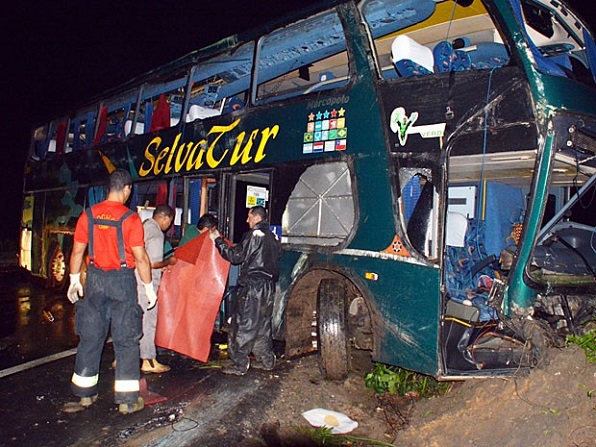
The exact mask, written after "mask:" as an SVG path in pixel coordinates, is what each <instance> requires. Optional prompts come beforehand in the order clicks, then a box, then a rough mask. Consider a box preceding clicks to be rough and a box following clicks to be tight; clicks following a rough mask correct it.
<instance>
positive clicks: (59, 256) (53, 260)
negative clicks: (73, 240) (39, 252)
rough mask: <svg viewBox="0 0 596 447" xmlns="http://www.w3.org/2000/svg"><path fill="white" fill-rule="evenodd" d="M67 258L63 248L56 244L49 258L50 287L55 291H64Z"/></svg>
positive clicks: (48, 281) (48, 282)
mask: <svg viewBox="0 0 596 447" xmlns="http://www.w3.org/2000/svg"><path fill="white" fill-rule="evenodd" d="M66 270H67V266H66V256H65V254H64V251H63V250H62V247H60V245H58V244H54V245H53V246H52V248H51V249H50V256H49V258H48V280H47V284H48V287H51V288H53V289H63V288H64V287H65V285H66V282H67V281H66V277H67V276H68V275H67V274H66Z"/></svg>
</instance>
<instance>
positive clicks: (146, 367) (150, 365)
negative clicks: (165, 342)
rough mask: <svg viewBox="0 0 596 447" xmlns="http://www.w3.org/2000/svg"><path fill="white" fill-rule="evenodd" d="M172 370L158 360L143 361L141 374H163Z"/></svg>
mask: <svg viewBox="0 0 596 447" xmlns="http://www.w3.org/2000/svg"><path fill="white" fill-rule="evenodd" d="M170 369H171V368H170V367H169V366H168V365H163V364H161V363H159V362H158V361H157V360H156V359H143V364H142V365H141V372H143V373H145V374H150V373H154V374H161V373H165V372H168V371H169V370H170Z"/></svg>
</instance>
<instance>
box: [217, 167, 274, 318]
mask: <svg viewBox="0 0 596 447" xmlns="http://www.w3.org/2000/svg"><path fill="white" fill-rule="evenodd" d="M269 182H270V175H269V173H268V172H262V171H261V172H249V173H246V172H244V173H238V174H231V175H225V176H224V179H223V181H222V184H223V185H225V192H224V198H223V199H224V204H225V205H224V206H223V207H222V209H221V213H220V216H219V222H220V231H221V232H222V233H223V235H224V236H225V237H227V238H228V240H229V241H230V242H232V243H233V244H237V243H239V242H240V241H241V240H242V236H243V235H244V234H245V233H246V232H247V231H249V229H250V228H249V227H248V223H247V222H246V219H247V217H248V210H249V209H250V208H252V207H253V206H263V207H264V208H265V209H266V210H267V212H269V203H270V197H269V192H270V190H271V188H270V184H269ZM239 273H240V266H239V265H231V266H230V273H229V276H228V286H227V289H226V293H225V294H224V299H223V302H222V311H223V313H224V314H225V315H226V319H227V318H228V317H229V316H230V310H231V307H230V303H231V301H232V299H233V296H234V293H235V291H236V288H237V286H238V275H239Z"/></svg>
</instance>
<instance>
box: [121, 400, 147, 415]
mask: <svg viewBox="0 0 596 447" xmlns="http://www.w3.org/2000/svg"><path fill="white" fill-rule="evenodd" d="M143 408H145V401H144V400H143V398H142V397H139V398H138V399H137V401H136V402H135V403H134V404H120V405H118V411H119V412H120V414H130V413H135V412H137V411H141V410H142V409H143Z"/></svg>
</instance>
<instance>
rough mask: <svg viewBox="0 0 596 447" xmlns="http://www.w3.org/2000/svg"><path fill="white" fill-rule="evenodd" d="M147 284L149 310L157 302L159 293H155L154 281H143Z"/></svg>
mask: <svg viewBox="0 0 596 447" xmlns="http://www.w3.org/2000/svg"><path fill="white" fill-rule="evenodd" d="M143 285H144V286H145V295H147V303H148V304H149V305H148V306H147V310H149V309H153V307H154V306H155V304H156V303H157V294H156V293H155V289H154V288H153V283H150V282H149V283H143Z"/></svg>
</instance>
